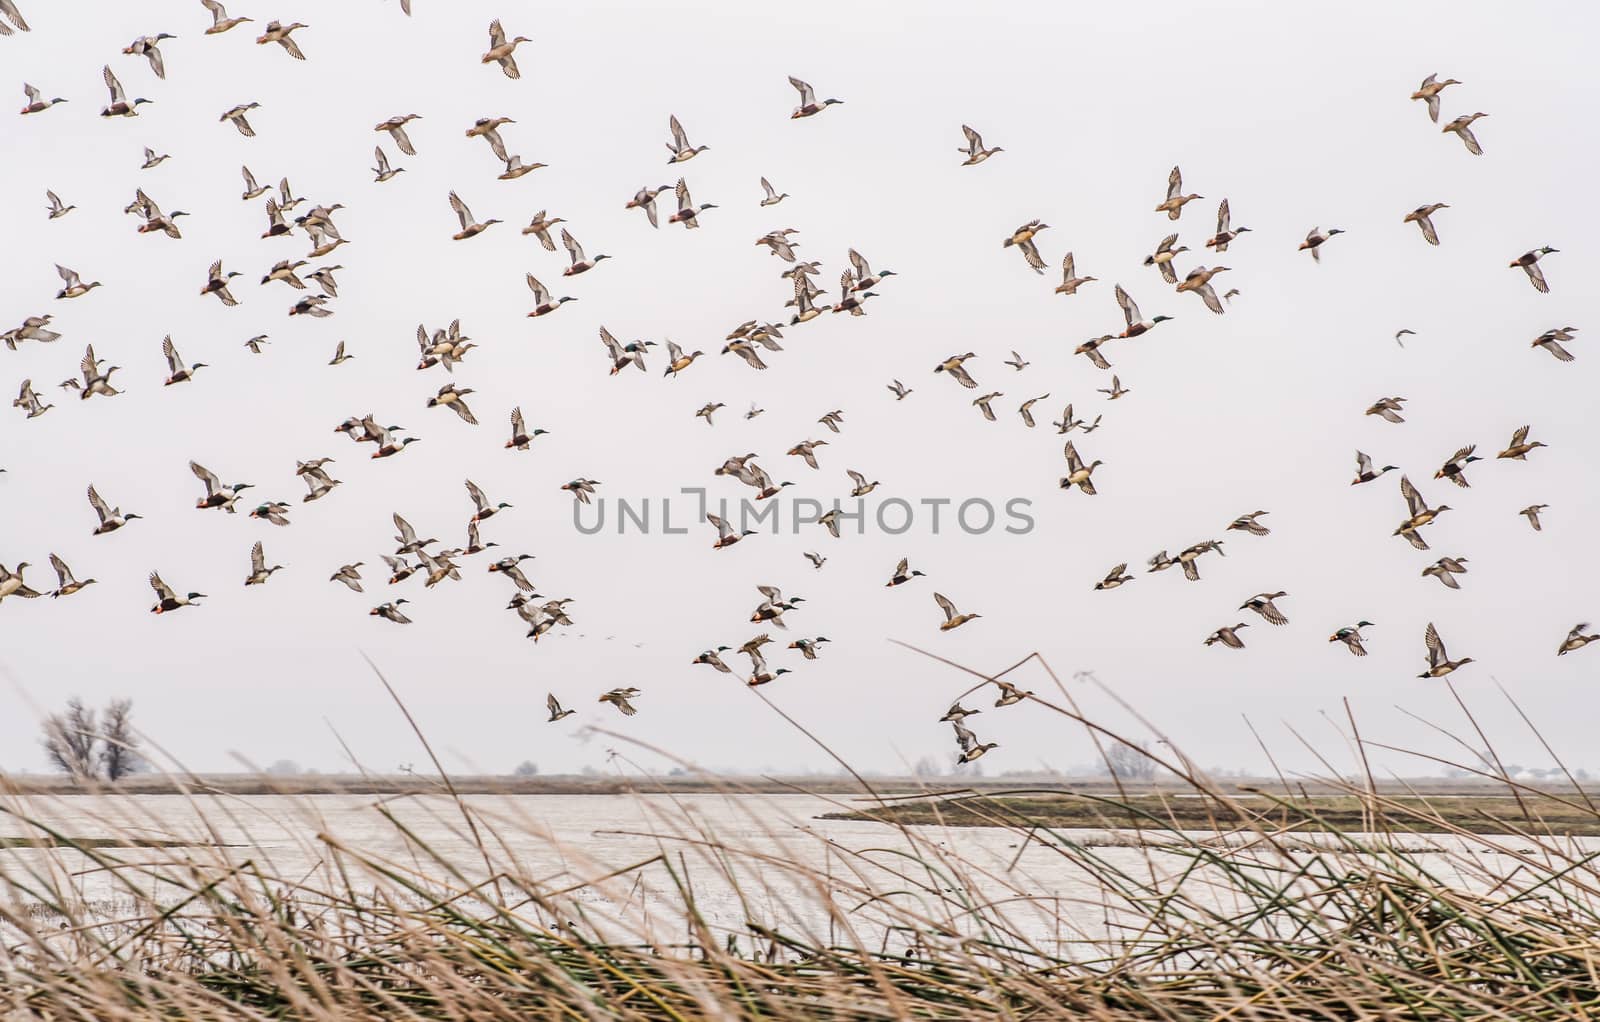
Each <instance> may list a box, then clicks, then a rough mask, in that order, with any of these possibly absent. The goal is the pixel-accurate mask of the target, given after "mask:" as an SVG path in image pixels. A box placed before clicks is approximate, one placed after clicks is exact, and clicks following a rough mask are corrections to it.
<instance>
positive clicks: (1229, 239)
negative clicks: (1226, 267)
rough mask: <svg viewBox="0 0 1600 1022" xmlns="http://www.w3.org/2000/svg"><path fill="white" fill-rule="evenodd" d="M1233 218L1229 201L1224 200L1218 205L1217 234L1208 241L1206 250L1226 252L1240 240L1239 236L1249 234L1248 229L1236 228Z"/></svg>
mask: <svg viewBox="0 0 1600 1022" xmlns="http://www.w3.org/2000/svg"><path fill="white" fill-rule="evenodd" d="M1231 217H1232V214H1230V213H1229V212H1228V200H1227V199H1223V200H1222V202H1220V203H1219V204H1218V205H1217V233H1216V234H1213V235H1212V236H1211V237H1210V238H1208V239H1207V240H1206V248H1214V249H1216V250H1217V251H1218V252H1226V251H1227V250H1228V246H1229V245H1231V244H1232V243H1233V242H1234V241H1236V240H1238V237H1239V235H1241V234H1246V233H1248V232H1249V230H1250V228H1248V227H1234V226H1233V225H1232V219H1231Z"/></svg>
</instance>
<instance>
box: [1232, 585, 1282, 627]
mask: <svg viewBox="0 0 1600 1022" xmlns="http://www.w3.org/2000/svg"><path fill="white" fill-rule="evenodd" d="M1288 595H1289V594H1288V593H1285V592H1281V591H1280V592H1276V593H1257V594H1255V595H1254V596H1252V597H1250V598H1249V599H1248V600H1246V601H1244V602H1243V603H1241V604H1239V609H1240V610H1253V611H1255V612H1256V613H1257V614H1260V615H1261V616H1262V617H1264V618H1266V620H1267V621H1268V623H1270V624H1275V625H1286V624H1288V623H1289V619H1288V618H1287V617H1284V615H1283V611H1281V610H1279V609H1278V606H1277V604H1275V603H1274V602H1273V601H1274V600H1277V599H1279V598H1281V597H1284V596H1288Z"/></svg>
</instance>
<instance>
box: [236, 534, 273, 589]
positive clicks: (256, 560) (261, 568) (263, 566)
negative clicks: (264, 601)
mask: <svg viewBox="0 0 1600 1022" xmlns="http://www.w3.org/2000/svg"><path fill="white" fill-rule="evenodd" d="M282 570H283V565H281V564H274V565H273V566H272V567H270V568H269V567H267V555H266V551H265V550H264V549H263V548H262V546H261V541H260V540H257V541H256V544H255V546H253V547H251V548H250V575H249V576H248V577H247V578H246V579H245V580H244V584H245V585H247V586H259V585H265V584H266V581H267V579H269V578H271V577H272V573H273V572H275V571H282Z"/></svg>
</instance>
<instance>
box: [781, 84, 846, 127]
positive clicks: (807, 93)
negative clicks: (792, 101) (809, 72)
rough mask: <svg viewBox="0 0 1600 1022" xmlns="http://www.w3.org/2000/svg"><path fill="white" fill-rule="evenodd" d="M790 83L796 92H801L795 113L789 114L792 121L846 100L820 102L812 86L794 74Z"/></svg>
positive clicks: (820, 111)
mask: <svg viewBox="0 0 1600 1022" xmlns="http://www.w3.org/2000/svg"><path fill="white" fill-rule="evenodd" d="M789 84H790V85H792V86H794V88H795V91H796V92H798V93H800V105H799V106H797V107H795V108H794V113H791V114H790V115H789V119H790V120H791V121H792V120H794V119H795V118H798V117H812V116H815V115H816V114H820V113H822V111H824V110H826V109H828V107H830V106H833V105H835V104H837V103H843V102H844V100H842V99H825V100H823V101H822V102H820V103H818V102H817V96H816V93H815V92H813V91H812V89H811V86H810V85H808V84H806V83H805V82H802V81H801V80H800V79H798V78H796V77H795V76H794V75H790V76H789Z"/></svg>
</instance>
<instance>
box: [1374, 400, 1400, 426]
mask: <svg viewBox="0 0 1600 1022" xmlns="http://www.w3.org/2000/svg"><path fill="white" fill-rule="evenodd" d="M1405 403H1406V399H1405V398H1403V397H1385V398H1379V399H1378V400H1377V401H1374V402H1373V403H1372V405H1371V406H1370V407H1369V408H1368V409H1367V411H1366V414H1367V415H1376V416H1378V417H1379V418H1380V419H1382V420H1383V421H1384V422H1404V421H1406V420H1405V416H1403V415H1401V414H1400V412H1401V411H1402V410H1403V409H1402V407H1401V406H1402V405H1404V404H1405Z"/></svg>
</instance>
